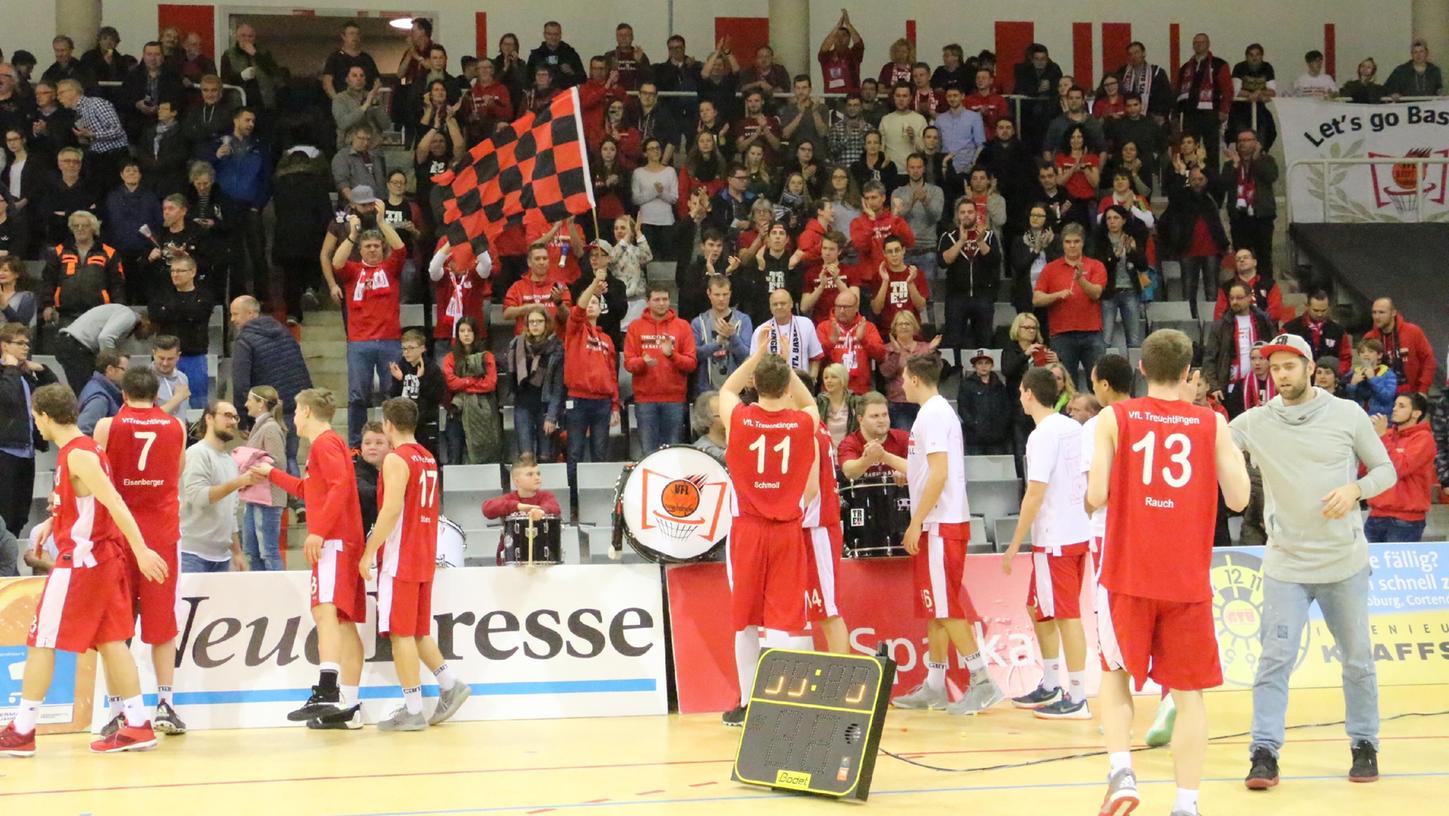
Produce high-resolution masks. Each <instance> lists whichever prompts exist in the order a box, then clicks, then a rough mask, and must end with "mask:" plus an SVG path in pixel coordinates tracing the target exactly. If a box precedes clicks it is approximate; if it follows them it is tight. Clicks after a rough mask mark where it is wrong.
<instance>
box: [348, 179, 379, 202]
mask: <svg viewBox="0 0 1449 816" xmlns="http://www.w3.org/2000/svg"><path fill="white" fill-rule="evenodd" d="M376 200H377V194H376V193H374V192H373V191H372V188H371V187H369V186H367V185H366V184H359V185H357V186H356V187H353V188H352V203H353V204H371V203H372V202H374V201H376Z"/></svg>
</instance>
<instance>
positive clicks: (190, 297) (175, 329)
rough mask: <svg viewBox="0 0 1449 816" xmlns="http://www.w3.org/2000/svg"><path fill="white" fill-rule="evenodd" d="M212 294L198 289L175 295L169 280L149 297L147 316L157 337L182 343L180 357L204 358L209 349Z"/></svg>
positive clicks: (200, 288)
mask: <svg viewBox="0 0 1449 816" xmlns="http://www.w3.org/2000/svg"><path fill="white" fill-rule="evenodd" d="M214 305H215V301H214V300H213V298H212V296H211V293H210V292H208V291H207V290H206V289H204V288H202V287H201V286H197V287H196V288H195V289H193V290H192V291H190V292H178V291H176V287H175V286H172V285H171V282H170V281H169V280H168V281H166V283H165V284H164V285H158V286H157V287H156V290H155V291H153V292H152V293H151V301H150V307H149V309H148V314H149V315H150V317H151V321H152V322H153V323H155V324H156V333H157V334H171V335H175V336H176V337H177V338H178V339H179V340H181V354H182V355H183V356H191V355H196V354H205V353H206V352H207V350H208V347H209V346H210V345H211V335H210V329H209V328H208V326H207V324H208V323H209V322H210V321H211V311H212V307H213V306H214Z"/></svg>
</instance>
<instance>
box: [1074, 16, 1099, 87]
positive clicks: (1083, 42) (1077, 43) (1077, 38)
mask: <svg viewBox="0 0 1449 816" xmlns="http://www.w3.org/2000/svg"><path fill="white" fill-rule="evenodd" d="M1072 78H1073V79H1075V80H1076V81H1077V84H1078V85H1080V86H1082V87H1083V88H1086V89H1087V96H1088V97H1089V98H1090V97H1091V95H1092V89H1093V88H1094V87H1095V86H1096V83H1095V82H1093V81H1092V24H1091V23H1072Z"/></svg>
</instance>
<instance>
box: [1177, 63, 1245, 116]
mask: <svg viewBox="0 0 1449 816" xmlns="http://www.w3.org/2000/svg"><path fill="white" fill-rule="evenodd" d="M1203 59H1204V60H1206V61H1207V64H1208V72H1209V73H1210V74H1211V77H1212V82H1211V88H1208V89H1203V90H1208V91H1209V92H1210V93H1211V94H1212V104H1213V107H1214V109H1216V110H1217V112H1218V113H1229V112H1230V111H1231V110H1232V108H1233V72H1232V70H1231V69H1229V68H1228V64H1227V63H1226V62H1224V61H1223V60H1222V59H1220V58H1218V57H1215V56H1213V54H1212V52H1208V55H1207V56H1206V57H1204V58H1203ZM1197 67H1198V65H1197V62H1196V58H1195V57H1192V56H1189V57H1188V58H1187V62H1184V63H1183V64H1182V65H1181V66H1179V67H1178V69H1177V109H1178V110H1179V111H1185V110H1197V103H1198V100H1197V99H1194V98H1191V97H1192V83H1193V77H1194V74H1195V73H1196V70H1197Z"/></svg>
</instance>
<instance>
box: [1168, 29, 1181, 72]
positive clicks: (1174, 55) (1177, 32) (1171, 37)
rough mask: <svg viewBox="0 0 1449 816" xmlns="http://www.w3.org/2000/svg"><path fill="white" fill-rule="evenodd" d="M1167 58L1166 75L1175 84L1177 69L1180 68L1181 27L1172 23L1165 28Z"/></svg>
mask: <svg viewBox="0 0 1449 816" xmlns="http://www.w3.org/2000/svg"><path fill="white" fill-rule="evenodd" d="M1167 32H1168V33H1167V43H1168V50H1167V58H1168V59H1169V60H1171V62H1169V63H1168V65H1167V75H1168V76H1170V77H1172V81H1173V82H1177V69H1178V68H1179V67H1181V66H1182V26H1181V25H1180V24H1178V23H1173V24H1172V25H1170V26H1168V27H1167Z"/></svg>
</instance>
